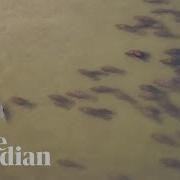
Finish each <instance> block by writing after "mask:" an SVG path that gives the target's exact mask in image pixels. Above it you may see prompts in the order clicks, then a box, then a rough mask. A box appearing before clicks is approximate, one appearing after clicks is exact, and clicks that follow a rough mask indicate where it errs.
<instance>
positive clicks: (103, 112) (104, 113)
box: [79, 106, 115, 120]
mask: <svg viewBox="0 0 180 180" xmlns="http://www.w3.org/2000/svg"><path fill="white" fill-rule="evenodd" d="M79 110H80V111H81V112H83V113H85V114H87V115H90V116H94V117H97V118H100V119H103V120H111V119H112V118H113V116H114V114H115V113H114V112H113V111H111V110H109V109H106V108H93V107H87V106H86V107H81V108H80V109H79Z"/></svg>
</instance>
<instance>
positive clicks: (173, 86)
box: [154, 76, 180, 92]
mask: <svg viewBox="0 0 180 180" xmlns="http://www.w3.org/2000/svg"><path fill="white" fill-rule="evenodd" d="M154 84H156V85H158V86H159V87H161V88H166V89H170V90H172V91H177V92H178V91H179V90H180V77H179V76H175V77H172V78H171V79H156V80H154Z"/></svg>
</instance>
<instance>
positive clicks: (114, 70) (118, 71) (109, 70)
mask: <svg viewBox="0 0 180 180" xmlns="http://www.w3.org/2000/svg"><path fill="white" fill-rule="evenodd" d="M101 69H102V71H104V72H106V73H109V74H120V75H124V74H126V71H125V70H123V69H120V68H117V67H114V66H103V67H101Z"/></svg>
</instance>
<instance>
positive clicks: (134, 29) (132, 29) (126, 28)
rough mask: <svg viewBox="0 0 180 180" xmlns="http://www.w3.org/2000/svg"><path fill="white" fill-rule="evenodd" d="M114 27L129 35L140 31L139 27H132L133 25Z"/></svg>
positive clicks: (117, 25)
mask: <svg viewBox="0 0 180 180" xmlns="http://www.w3.org/2000/svg"><path fill="white" fill-rule="evenodd" d="M115 27H116V28H117V29H118V30H122V31H126V32H129V33H137V32H139V31H140V28H139V27H137V26H133V25H128V24H116V25H115Z"/></svg>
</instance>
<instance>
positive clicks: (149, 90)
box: [139, 84, 166, 100]
mask: <svg viewBox="0 0 180 180" xmlns="http://www.w3.org/2000/svg"><path fill="white" fill-rule="evenodd" d="M140 90H141V91H142V92H141V93H140V95H139V96H140V97H143V98H144V99H146V100H161V99H164V98H166V93H165V92H164V91H162V90H160V89H159V88H157V87H155V86H153V85H150V84H143V85H141V86H140Z"/></svg>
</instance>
